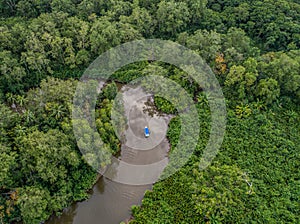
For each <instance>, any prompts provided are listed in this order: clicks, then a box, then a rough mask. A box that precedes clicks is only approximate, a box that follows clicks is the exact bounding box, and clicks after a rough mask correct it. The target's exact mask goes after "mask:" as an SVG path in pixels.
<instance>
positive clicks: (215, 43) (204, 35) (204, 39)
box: [186, 30, 221, 62]
mask: <svg viewBox="0 0 300 224" xmlns="http://www.w3.org/2000/svg"><path fill="white" fill-rule="evenodd" d="M186 42H187V47H189V48H191V49H193V50H196V51H197V52H198V53H199V54H200V55H201V56H202V57H203V58H204V59H205V60H206V61H207V62H212V61H213V60H214V59H215V57H216V56H217V53H218V52H219V51H220V50H221V35H220V34H219V33H217V32H216V31H210V32H209V31H207V30H197V31H195V33H194V35H192V36H189V37H188V38H187V41H186Z"/></svg>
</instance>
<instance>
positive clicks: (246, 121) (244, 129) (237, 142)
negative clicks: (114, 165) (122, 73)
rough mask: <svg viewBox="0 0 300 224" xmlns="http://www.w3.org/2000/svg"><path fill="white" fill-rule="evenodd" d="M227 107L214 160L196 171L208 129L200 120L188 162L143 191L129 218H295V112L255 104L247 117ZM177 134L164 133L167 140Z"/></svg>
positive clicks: (299, 155) (298, 154)
mask: <svg viewBox="0 0 300 224" xmlns="http://www.w3.org/2000/svg"><path fill="white" fill-rule="evenodd" d="M228 112H229V113H228V122H227V130H226V136H225V139H224V143H223V146H222V148H221V149H220V151H219V153H218V155H217V157H216V158H215V159H214V161H213V163H212V164H211V165H210V166H209V167H208V168H207V169H205V170H204V171H199V161H200V157H201V151H202V150H203V149H204V147H205V144H206V141H205V139H206V138H205V137H204V136H207V135H208V133H207V132H208V131H209V128H208V127H205V125H204V126H203V125H202V126H201V129H202V130H203V129H204V130H203V131H202V132H203V133H202V134H200V140H199V144H198V148H197V151H196V153H195V155H194V156H192V158H191V159H190V162H189V163H188V164H187V165H186V166H185V167H184V168H182V169H181V170H180V171H179V172H178V173H176V174H175V175H174V176H172V177H170V178H168V179H166V180H164V181H161V182H158V183H156V184H155V185H154V187H153V190H152V191H148V192H147V193H146V194H145V198H144V199H143V203H142V205H141V207H137V206H134V207H133V216H134V220H133V221H132V222H131V223H170V224H171V223H298V222H299V209H300V203H299V198H300V187H299V186H300V185H299V184H300V179H299V177H300V173H299V172H300V171H299V166H300V162H299V161H300V160H299V159H300V148H299V144H300V139H299V131H300V123H299V118H300V116H299V112H296V111H293V110H288V109H285V108H276V109H274V110H268V111H257V110H256V111H253V113H252V114H251V115H249V116H247V118H240V117H239V116H238V115H237V114H236V111H233V110H229V111H228ZM199 117H200V118H202V119H205V116H203V115H201V113H200V116H199ZM202 124H204V123H202ZM171 126H172V124H171ZM175 132H176V131H175ZM177 134H178V133H177ZM177 134H176V133H172V134H171V135H170V134H169V138H170V141H171V143H172V144H174V139H175V142H176V136H177Z"/></svg>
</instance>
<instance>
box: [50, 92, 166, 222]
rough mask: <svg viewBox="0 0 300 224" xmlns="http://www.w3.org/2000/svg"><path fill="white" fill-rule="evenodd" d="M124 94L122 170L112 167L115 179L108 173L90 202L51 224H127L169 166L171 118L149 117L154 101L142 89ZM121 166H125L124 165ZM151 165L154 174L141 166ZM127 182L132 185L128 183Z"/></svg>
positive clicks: (92, 193)
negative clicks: (148, 135) (148, 133)
mask: <svg viewBox="0 0 300 224" xmlns="http://www.w3.org/2000/svg"><path fill="white" fill-rule="evenodd" d="M120 92H121V94H123V95H122V97H123V100H124V109H125V114H126V116H127V120H128V121H127V126H128V127H127V128H126V130H125V133H124V136H125V141H123V142H122V146H121V154H120V157H119V160H118V161H117V160H116V161H115V163H116V164H117V165H118V166H111V167H117V168H114V170H113V173H114V175H113V176H110V174H109V173H110V172H108V174H107V175H105V176H106V177H103V176H102V177H101V178H100V179H99V180H98V182H97V183H96V185H95V186H94V187H93V189H92V191H91V196H90V198H89V199H88V200H86V201H83V202H77V203H74V204H72V206H70V207H68V208H66V209H65V210H64V211H63V213H62V215H61V216H59V217H57V216H52V217H51V218H50V219H49V220H48V221H47V222H46V223H47V224H71V223H72V224H96V223H97V224H98V223H99V224H102V223H103V224H118V223H120V222H122V221H125V222H126V221H128V220H129V219H130V218H131V211H130V208H131V206H132V205H139V204H141V201H142V199H143V196H144V193H145V191H146V190H147V189H151V188H152V183H154V182H155V181H156V180H157V178H158V176H159V173H160V172H161V170H163V168H164V167H165V166H166V165H167V156H168V151H169V147H170V146H169V142H168V140H167V139H166V132H167V127H168V122H169V121H170V118H171V117H170V116H167V115H165V116H164V115H159V116H158V115H156V114H154V115H153V114H149V113H147V112H146V111H147V109H150V111H151V108H147V105H148V103H149V101H151V100H153V98H152V96H151V95H147V94H146V93H145V92H144V91H143V90H142V89H141V88H140V87H137V88H134V87H128V86H124V87H123V88H122V91H120ZM147 102H148V103H147ZM145 108H146V110H145ZM148 111H149V110H148ZM152 111H153V110H152ZM145 126H148V127H149V129H150V131H151V134H150V137H149V138H145V137H144V133H143V130H144V127H145ZM120 162H122V163H123V162H124V164H121V165H120V164H119V163H120ZM128 164H132V165H128ZM147 164H156V165H155V169H154V171H155V172H154V173H151V172H152V171H153V167H151V166H150V169H149V170H143V169H142V168H141V169H140V168H139V167H140V166H139V165H146V166H145V167H147ZM142 172H144V173H142ZM148 173H149V174H150V177H149V175H147V174H148ZM107 177H108V178H107ZM127 180H130V181H129V182H128V183H127V182H126V181H127ZM131 183H132V184H131ZM143 183H145V184H143Z"/></svg>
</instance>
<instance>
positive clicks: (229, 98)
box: [0, 0, 300, 224]
mask: <svg viewBox="0 0 300 224" xmlns="http://www.w3.org/2000/svg"><path fill="white" fill-rule="evenodd" d="M0 21H1V23H0V150H1V153H0V164H1V166H0V223H29V224H34V223H41V222H43V221H45V220H46V219H48V218H49V216H50V215H51V214H53V213H55V214H60V212H61V211H62V209H63V208H65V207H67V206H68V205H70V203H71V202H73V201H78V200H83V199H85V198H87V197H88V193H87V191H88V190H89V189H90V188H91V187H92V185H93V184H94V182H95V180H96V176H97V174H96V173H95V172H94V171H93V169H92V168H91V167H90V166H89V165H88V164H87V163H86V162H85V160H84V159H83V158H82V155H81V153H80V150H79V148H78V146H77V144H76V140H75V137H74V134H73V130H72V122H71V111H72V102H73V96H74V92H75V89H76V86H77V83H78V78H79V77H80V76H81V75H82V73H83V71H84V69H85V68H86V67H87V66H88V65H89V64H90V63H91V62H92V61H93V60H94V59H95V58H96V57H97V56H98V55H100V54H101V53H103V52H105V51H106V50H108V49H110V48H111V47H114V46H117V45H119V44H121V43H125V42H128V41H131V40H137V39H145V38H161V39H169V40H173V41H176V42H178V43H180V44H182V45H184V46H186V47H188V48H190V49H192V50H194V51H195V52H196V53H198V54H199V55H200V56H201V57H202V58H203V59H204V60H205V61H206V62H207V63H208V64H209V65H210V67H211V68H212V70H213V72H214V73H215V74H216V76H217V78H218V80H219V82H220V85H221V87H222V90H223V92H224V95H225V97H226V103H227V110H228V111H227V112H228V119H227V131H226V136H225V139H224V143H223V145H222V147H221V149H220V152H219V154H218V156H217V157H216V158H215V159H214V161H213V163H212V165H211V166H210V167H208V168H207V169H206V170H204V171H199V169H198V167H199V161H200V158H201V155H202V152H203V150H204V148H205V145H206V143H207V140H208V137H209V128H210V111H209V107H208V101H207V98H206V96H205V95H204V94H203V93H202V89H201V87H200V86H198V85H197V84H196V83H195V82H194V81H193V80H192V79H191V78H189V76H188V75H187V74H185V73H184V72H183V71H181V70H180V69H178V68H175V67H174V66H171V65H168V64H165V63H161V62H155V61H143V62H139V63H134V64H130V65H127V66H125V67H124V68H122V69H120V70H118V71H117V72H116V73H114V74H113V75H112V77H111V80H110V82H109V84H107V85H106V86H104V89H103V91H102V94H100V95H99V97H98V101H97V105H96V126H97V131H98V133H100V135H101V137H102V140H103V142H104V144H106V145H107V146H109V147H108V148H109V150H110V152H112V153H118V152H119V150H120V142H119V140H118V138H117V136H116V135H115V133H114V128H113V125H112V124H111V122H110V113H111V110H112V106H113V99H114V97H115V96H116V94H117V91H118V86H117V85H116V83H114V82H113V80H115V81H116V82H118V83H122V84H125V83H128V82H130V81H132V80H134V79H136V78H138V77H142V76H144V75H147V74H154V75H161V76H164V77H167V78H170V79H172V80H174V81H175V82H177V83H178V84H179V85H181V86H182V87H183V88H184V89H185V90H186V91H187V92H188V94H190V95H191V97H192V98H193V100H194V102H195V104H196V106H197V109H198V115H199V120H200V123H201V129H200V138H199V141H198V145H197V148H196V151H195V153H194V154H193V156H192V158H190V160H189V162H188V163H187V164H186V165H185V166H184V167H183V168H182V169H181V170H180V171H178V172H177V173H176V174H175V175H173V176H171V177H169V178H168V179H166V180H164V181H161V182H158V183H156V184H155V185H154V187H153V190H152V191H148V192H146V194H145V198H144V200H143V203H142V205H141V206H134V207H133V208H132V212H133V217H134V219H133V220H132V221H131V223H143V224H144V223H166V224H167V223H253V222H255V223H275V222H280V223H299V222H300V220H299V217H300V216H299V211H300V188H299V186H300V179H299V178H300V173H299V167H300V158H299V155H300V148H299V145H300V138H299V134H300V126H299V124H300V116H299V115H300V114H299V113H300V111H299V103H300V50H299V48H300V3H299V1H297V0H264V1H259V0H251V1H250V0H239V1H237V0H203V1H194V0H183V1H178V0H171V1H165V0H153V1H148V0H132V1H125V0H107V1H104V0H93V1H90V0H30V1H27V0H0ZM155 105H156V107H157V108H158V109H159V110H160V111H162V112H164V113H171V114H174V115H175V118H174V119H172V121H171V123H170V128H169V130H168V138H169V140H170V143H171V147H172V148H171V152H172V149H174V147H175V146H176V144H177V141H178V136H179V132H180V117H179V116H177V111H176V109H175V108H174V107H173V105H172V104H171V103H170V102H168V101H166V100H165V99H164V98H161V97H158V96H155ZM120 122H121V121H120ZM122 122H124V121H122ZM82 129H83V131H84V130H87V129H88V126H87V125H86V126H85V125H82ZM94 134H95V133H91V135H94ZM85 137H86V138H85V140H86V141H82V144H83V143H84V144H85V146H86V147H89V145H88V143H89V140H90V139H89V137H87V136H85ZM178 159H180V158H178Z"/></svg>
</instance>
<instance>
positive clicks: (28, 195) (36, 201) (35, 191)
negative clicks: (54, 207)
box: [18, 186, 51, 224]
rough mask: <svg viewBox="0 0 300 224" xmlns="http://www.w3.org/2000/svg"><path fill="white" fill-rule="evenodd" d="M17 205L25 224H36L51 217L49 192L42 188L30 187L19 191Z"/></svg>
mask: <svg viewBox="0 0 300 224" xmlns="http://www.w3.org/2000/svg"><path fill="white" fill-rule="evenodd" d="M19 192H20V193H19V194H20V195H19V199H18V205H19V206H20V210H21V214H22V218H23V220H24V222H25V223H26V224H29V223H30V224H31V223H32V224H38V223H41V222H43V221H44V220H46V219H48V218H49V216H50V215H51V211H50V210H49V202H50V200H51V197H50V194H49V191H47V190H46V189H44V188H42V187H38V186H30V187H25V188H21V189H19Z"/></svg>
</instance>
